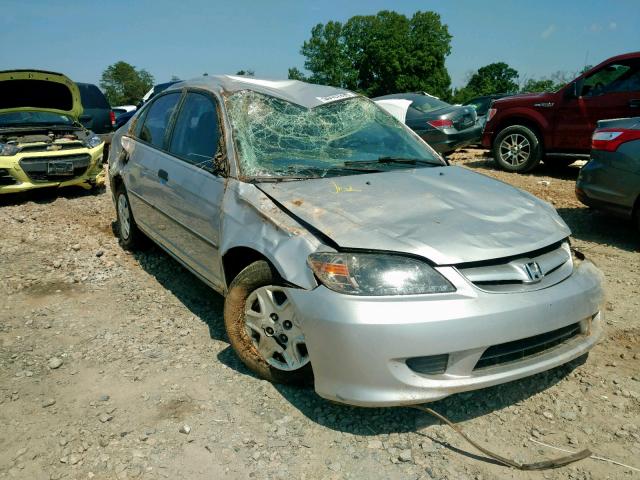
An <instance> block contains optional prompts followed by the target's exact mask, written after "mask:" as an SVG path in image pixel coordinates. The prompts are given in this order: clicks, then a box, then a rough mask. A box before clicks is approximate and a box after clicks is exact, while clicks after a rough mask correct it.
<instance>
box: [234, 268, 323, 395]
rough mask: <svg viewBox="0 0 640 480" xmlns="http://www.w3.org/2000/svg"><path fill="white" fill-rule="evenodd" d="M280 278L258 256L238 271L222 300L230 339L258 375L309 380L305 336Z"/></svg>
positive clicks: (286, 380)
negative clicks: (257, 258)
mask: <svg viewBox="0 0 640 480" xmlns="http://www.w3.org/2000/svg"><path fill="white" fill-rule="evenodd" d="M280 285H282V281H281V279H280V278H279V276H278V274H277V273H276V272H274V271H273V269H272V268H271V266H270V265H269V263H267V262H266V261H264V260H259V261H257V262H254V263H252V264H250V265H249V266H248V267H246V268H245V269H244V270H242V271H241V272H240V273H239V274H238V275H237V276H236V278H234V279H233V281H232V282H231V285H230V286H229V291H228V292H227V296H226V298H225V300H224V325H225V328H226V331H227V336H228V337H229V342H230V343H231V346H232V347H233V350H234V351H235V352H236V355H238V357H239V358H240V360H242V362H243V363H244V364H245V365H246V366H247V367H249V369H250V370H251V371H253V372H254V373H255V374H256V375H258V376H259V377H261V378H264V379H265V380H269V381H270V382H274V383H298V384H304V383H309V382H310V380H311V379H312V378H313V372H312V370H311V363H310V361H309V353H308V352H307V350H306V344H304V336H303V335H302V331H301V330H300V326H299V322H298V320H297V319H296V318H295V315H294V313H295V312H294V310H293V305H292V304H291V303H290V300H289V299H288V298H287V296H286V289H285V288H283V287H281V286H280Z"/></svg>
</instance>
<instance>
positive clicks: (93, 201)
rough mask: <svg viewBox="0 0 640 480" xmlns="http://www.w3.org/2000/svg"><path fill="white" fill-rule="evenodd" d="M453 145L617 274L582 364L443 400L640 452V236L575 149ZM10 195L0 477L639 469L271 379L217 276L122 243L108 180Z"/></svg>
mask: <svg viewBox="0 0 640 480" xmlns="http://www.w3.org/2000/svg"><path fill="white" fill-rule="evenodd" d="M452 162H453V163H456V164H463V165H465V166H466V167H468V168H471V169H473V170H475V171H478V172H481V173H484V174H487V175H490V176H493V177H496V178H499V179H500V180H503V181H505V182H509V183H513V184H515V185H517V186H519V187H521V188H524V189H526V190H529V191H530V192H532V193H534V194H535V195H538V196H539V197H541V198H543V199H545V200H547V201H550V202H552V203H553V204H554V205H555V206H556V208H558V210H559V212H560V214H561V215H562V216H563V217H564V218H565V220H566V221H567V223H568V224H569V225H570V227H571V228H572V230H573V232H574V239H573V241H574V244H575V245H576V246H577V247H578V248H580V249H581V250H583V251H584V252H585V253H586V254H587V255H588V256H589V257H590V258H591V259H593V260H594V261H595V262H596V263H597V264H598V265H599V267H600V268H601V269H602V270H603V271H604V273H605V276H606V282H607V293H608V299H607V303H606V315H607V321H606V330H607V332H606V339H605V340H604V341H603V342H602V343H600V344H599V345H598V346H597V347H596V348H595V349H594V351H593V352H592V353H591V355H590V356H589V359H588V360H587V362H586V363H584V364H582V365H568V366H565V367H561V368H558V369H555V370H552V371H549V372H546V373H543V374H540V375H537V376H534V377H531V378H528V379H525V380H522V381H517V382H513V383H509V384H507V385H502V386H499V387H494V388H490V389H486V390H481V391H478V392H474V393H465V394H459V395H455V396H453V397H450V398H448V399H445V400H443V401H440V402H437V403H434V404H432V405H431V406H432V407H433V408H434V409H435V410H437V411H439V412H441V413H443V414H445V415H447V416H449V417H450V418H451V419H452V420H453V421H455V422H457V423H458V424H459V425H461V426H462V428H463V429H464V430H465V431H466V432H467V433H468V434H469V435H470V436H472V437H473V438H474V439H476V440H478V441H479V442H481V443H483V444H484V445H486V446H488V447H489V448H491V449H493V450H495V451H497V452H499V453H501V454H502V455H504V456H509V457H513V458H515V459H518V460H520V461H537V460H540V459H543V458H549V457H554V456H556V455H558V454H560V455H561V454H562V453H561V452H557V451H554V450H551V449H548V448H546V447H543V446H541V445H539V444H537V443H535V442H534V441H532V439H533V440H536V441H539V442H543V443H546V444H550V445H555V446H558V447H560V448H563V449H568V450H572V451H576V450H579V449H581V448H584V447H588V448H590V449H592V450H593V451H594V452H596V453H597V454H598V455H600V456H603V457H608V458H612V459H615V460H617V461H619V462H623V463H626V464H628V465H632V466H635V467H638V468H640V461H639V460H638V458H640V421H639V416H638V412H639V411H640V376H639V375H640V373H639V372H638V370H639V369H638V367H639V365H640V348H639V340H640V329H639V328H638V314H639V312H640V306H639V305H640V296H639V295H638V293H639V290H640V255H638V247H639V245H640V240H639V237H638V235H637V234H636V233H634V231H633V230H632V229H631V227H630V226H628V225H626V224H624V223H623V222H620V221H618V220H615V219H610V218H608V217H607V216H605V215H602V214H599V213H593V212H591V211H589V210H588V209H586V208H584V207H582V205H581V204H580V203H579V202H577V201H576V200H575V197H574V195H573V188H574V182H575V178H576V175H577V167H575V166H574V167H572V168H568V169H566V170H563V171H562V172H560V173H558V172H551V171H548V170H545V168H544V166H543V167H541V168H540V169H538V170H537V171H536V172H534V173H532V174H529V175H522V176H517V175H513V174H508V173H505V172H499V171H496V170H494V169H493V167H492V164H491V163H490V162H489V161H488V160H487V159H485V158H483V157H482V156H481V152H480V151H474V150H467V151H463V152H460V153H457V154H455V155H454V156H453V157H452ZM0 202H2V203H1V204H0V205H1V207H0V237H1V239H2V241H1V242H0V298H1V300H0V425H2V426H3V427H2V428H1V429H0V478H21V479H30V480H31V479H33V480H39V479H62V478H65V479H76V478H77V479H85V478H87V479H89V478H94V479H102V478H104V479H126V478H141V479H156V478H159V479H162V478H169V479H176V478H184V479H201V478H202V479H204V478H222V477H224V478H238V479H246V478H259V479H261V478H265V479H266V478H276V479H278V478H282V479H285V478H286V479H291V478H296V479H342V478H351V479H431V478H435V479H452V480H453V479H456V480H458V479H475V480H480V479H494V478H500V479H503V478H507V479H510V478H514V479H539V478H545V479H603V478H610V479H624V478H640V474H639V473H638V472H636V471H633V470H631V469H629V468H625V467H621V466H616V465H612V464H609V463H604V462H602V461H597V460H593V459H587V460H583V461H581V462H579V463H577V464H574V465H572V466H568V467H564V468H561V469H557V470H550V471H546V472H539V473H536V472H519V471H515V470H512V469H509V468H505V467H502V466H499V465H496V464H494V463H493V462H491V461H487V460H486V459H485V458H484V457H483V456H482V455H481V454H478V453H477V452H476V451H474V450H473V449H472V448H471V447H470V446H468V445H467V444H465V443H464V442H463V441H462V439H461V438H460V437H458V436H456V435H455V434H454V433H453V432H452V431H451V430H450V429H449V428H448V427H446V426H441V425H439V424H438V423H437V422H436V421H434V420H433V419H432V418H431V417H429V416H428V415H427V414H425V413H422V412H418V411H415V410H412V409H406V408H402V409H400V408H396V409H358V408H350V407H345V406H340V405H335V404H332V403H329V402H327V401H324V400H322V399H321V398H319V397H318V396H317V395H316V394H315V393H314V392H313V390H312V389H309V388H303V389H300V388H292V387H283V386H278V385H271V384H269V383H267V382H265V381H262V380H259V379H257V378H255V377H254V376H253V375H252V374H251V373H250V372H249V371H248V370H247V369H246V368H244V367H243V366H242V365H241V364H240V362H239V361H238V360H237V359H236V358H235V356H234V354H233V352H232V350H231V348H230V347H229V345H228V343H227V341H226V339H225V335H224V329H223V324H222V304H223V300H222V298H221V297H220V296H219V295H218V294H216V293H214V292H213V291H211V290H209V289H208V288H207V287H205V286H204V285H203V284H202V283H200V282H199V281H198V280H196V279H195V278H194V277H193V276H192V275H191V274H189V273H188V272H186V271H185V270H184V269H183V268H182V267H180V266H179V265H178V264H177V263H176V262H175V261H173V260H172V259H171V258H169V257H168V256H167V255H166V254H164V253H162V252H161V251H159V249H157V248H153V247H152V248H150V249H148V250H146V251H144V252H142V253H136V254H127V253H125V252H123V251H122V250H121V249H120V247H119V246H118V243H117V241H116V239H115V238H114V236H113V234H112V230H111V222H112V219H113V218H114V216H115V212H114V210H113V206H112V203H111V197H110V194H109V192H108V191H106V192H105V191H102V192H96V193H83V192H78V191H76V190H67V191H60V192H58V193H57V194H56V193H52V192H35V193H32V194H29V195H24V196H20V197H11V198H2V199H0Z"/></svg>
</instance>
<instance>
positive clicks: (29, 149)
mask: <svg viewBox="0 0 640 480" xmlns="http://www.w3.org/2000/svg"><path fill="white" fill-rule="evenodd" d="M81 114H82V104H81V102H80V92H79V90H78V87H77V86H76V84H75V83H74V82H72V81H71V80H69V79H68V78H67V77H65V76H64V75H61V74H59V73H53V72H43V71H37V70H13V71H4V72H0V194H3V193H13V192H21V191H24V190H29V189H33V188H42V187H66V186H70V185H79V186H81V187H84V188H86V189H90V188H92V187H95V186H97V185H103V184H104V169H103V167H102V150H103V148H104V142H103V141H102V140H101V139H100V138H99V137H98V136H97V135H94V134H93V133H92V132H91V131H89V130H87V129H86V128H84V127H83V126H82V125H81V124H80V123H79V121H78V119H79V118H80V115H81Z"/></svg>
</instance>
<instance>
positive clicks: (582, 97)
mask: <svg viewBox="0 0 640 480" xmlns="http://www.w3.org/2000/svg"><path fill="white" fill-rule="evenodd" d="M638 115H640V52H635V53H628V54H625V55H618V56H617V57H612V58H610V59H608V60H606V61H604V62H602V63H601V64H599V65H597V66H595V67H593V68H592V69H590V70H588V71H587V72H585V73H583V74H582V75H580V76H579V77H578V78H576V79H575V80H573V81H572V82H569V83H568V84H567V85H565V86H564V87H562V88H561V89H560V90H558V91H557V92H548V93H531V94H524V95H515V96H512V97H506V98H501V99H499V100H495V101H494V102H493V104H492V105H491V108H490V109H489V112H488V114H487V123H486V124H485V127H484V131H483V133H482V145H483V146H484V147H487V148H491V150H492V153H493V158H494V160H495V161H496V163H497V164H498V165H499V166H500V167H501V168H503V169H504V170H508V171H511V172H527V171H529V170H531V169H533V168H534V167H535V166H536V165H538V163H540V160H543V161H544V163H545V164H547V165H549V166H552V167H553V166H555V167H565V166H567V165H570V164H571V163H573V162H574V161H576V160H578V159H581V158H588V155H589V149H590V148H591V134H592V133H593V130H594V129H595V128H596V124H597V122H598V120H604V119H608V118H623V117H633V116H638Z"/></svg>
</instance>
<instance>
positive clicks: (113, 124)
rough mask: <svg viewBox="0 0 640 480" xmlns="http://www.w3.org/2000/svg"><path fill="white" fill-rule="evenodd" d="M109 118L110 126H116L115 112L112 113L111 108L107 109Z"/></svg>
mask: <svg viewBox="0 0 640 480" xmlns="http://www.w3.org/2000/svg"><path fill="white" fill-rule="evenodd" d="M109 118H110V119H111V126H112V127H115V126H116V114H115V113H113V110H109Z"/></svg>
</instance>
